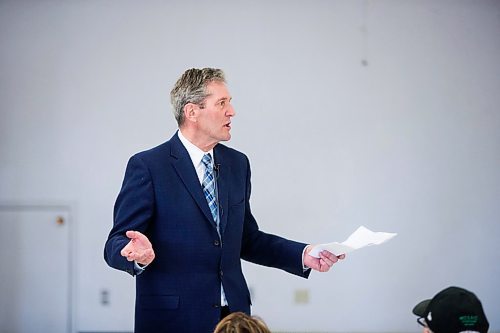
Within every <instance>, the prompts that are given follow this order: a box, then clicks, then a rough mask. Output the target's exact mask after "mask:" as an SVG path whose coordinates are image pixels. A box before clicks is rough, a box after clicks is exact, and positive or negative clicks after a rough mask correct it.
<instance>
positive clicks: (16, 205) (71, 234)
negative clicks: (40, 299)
mask: <svg viewBox="0 0 500 333" xmlns="http://www.w3.org/2000/svg"><path fill="white" fill-rule="evenodd" d="M0 211H5V212H26V211H65V212H67V214H68V220H69V221H68V223H67V226H68V238H69V239H68V261H69V262H68V272H67V273H68V280H69V281H68V286H69V287H68V299H67V301H68V318H66V319H67V327H66V331H67V332H68V333H75V332H76V304H77V302H76V295H77V293H76V283H75V281H76V276H77V275H76V272H77V264H76V260H75V259H76V246H75V244H76V218H75V214H74V212H75V211H76V204H75V203H71V202H62V203H61V202H59V203H55V202H25V201H15V202H14V201H0Z"/></svg>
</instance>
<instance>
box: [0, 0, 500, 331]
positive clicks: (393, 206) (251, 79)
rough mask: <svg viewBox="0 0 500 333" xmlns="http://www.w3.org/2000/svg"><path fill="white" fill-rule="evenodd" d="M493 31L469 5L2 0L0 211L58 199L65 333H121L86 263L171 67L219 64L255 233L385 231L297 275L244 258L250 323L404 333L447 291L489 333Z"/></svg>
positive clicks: (155, 120) (127, 284)
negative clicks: (69, 254) (67, 272)
mask: <svg viewBox="0 0 500 333" xmlns="http://www.w3.org/2000/svg"><path fill="white" fill-rule="evenodd" d="M499 32H500V2H498V1H486V0H482V1H434V0H426V1H389V0H380V1H326V0H325V1H257V2H255V1H252V2H250V1H249V2H246V1H210V2H205V3H198V2H197V1H193V0H189V1H148V2H137V1H2V2H0V72H1V74H0V112H1V113H0V117H1V118H0V184H1V186H0V201H8V202H36V203H39V202H51V203H59V202H65V203H67V202H70V203H72V205H73V208H74V212H73V216H74V222H75V223H76V243H75V250H76V254H75V267H76V273H77V275H76V277H75V279H76V280H75V281H74V285H75V288H74V289H75V295H74V300H75V304H74V306H75V307H74V311H75V318H74V320H75V325H74V326H75V327H74V329H75V331H76V330H79V331H97V330H101V331H104V330H114V331H117V330H131V329H132V327H133V301H134V283H133V282H134V280H133V278H131V277H130V276H128V275H127V274H126V273H123V272H119V271H115V270H112V269H110V268H109V267H107V266H106V264H105V263H104V261H103V258H102V251H103V244H104V242H105V239H106V237H107V233H108V231H109V229H110V227H111V224H112V206H113V203H114V200H115V197H116V195H117V193H118V191H119V188H120V185H121V180H122V177H123V172H124V168H125V164H126V162H127V159H128V157H129V156H130V155H131V154H133V153H135V152H137V151H139V150H142V149H145V148H149V147H152V146H154V145H156V144H159V143H161V142H163V141H164V140H166V139H168V138H169V137H170V136H171V135H172V134H173V132H174V130H175V128H176V126H175V121H174V119H173V116H172V115H171V109H170V105H169V91H170V89H171V87H172V85H173V83H174V82H175V80H176V79H177V78H178V76H180V74H181V73H182V72H183V71H184V70H185V69H187V68H190V67H205V66H214V67H221V68H223V69H224V70H225V71H226V74H227V77H228V81H229V87H230V90H231V92H232V94H233V97H234V105H235V107H236V111H237V116H236V118H235V119H234V122H233V130H232V133H233V140H232V141H231V142H230V143H229V145H231V146H233V147H235V148H237V149H239V150H242V151H244V152H245V153H247V154H248V156H249V157H250V160H251V162H252V170H253V189H254V190H253V199H252V205H253V211H254V214H255V215H256V217H257V218H258V220H259V221H260V225H261V228H262V229H264V230H266V231H270V232H275V233H278V234H282V235H285V236H287V237H290V238H293V239H297V240H303V241H309V242H328V241H334V240H336V241H342V240H344V239H345V238H346V237H347V236H348V235H349V234H350V233H351V232H352V231H353V230H355V229H356V228H357V227H358V226H359V225H361V224H363V225H365V226H367V227H369V228H371V229H373V230H381V231H382V230H383V231H393V232H398V233H399V235H398V237H397V238H395V239H394V240H392V241H391V242H389V243H387V244H384V245H383V246H380V247H373V248H369V249H364V250H360V251H359V252H355V253H353V254H352V255H350V256H349V257H348V259H346V260H345V261H344V262H342V263H341V264H339V265H337V266H336V267H335V269H333V271H332V272H330V273H328V274H323V275H321V274H318V273H313V274H312V276H311V278H310V279H309V280H302V279H299V278H296V277H293V276H290V275H287V274H285V273H283V272H280V271H277V270H272V269H268V268H261V267H256V266H254V265H251V264H248V265H246V266H245V270H246V271H247V278H248V280H249V284H250V285H251V286H252V289H253V293H254V313H256V314H259V315H261V316H262V317H263V318H264V319H265V320H266V321H267V322H268V324H269V326H270V327H271V328H273V329H274V330H286V329H289V330H290V329H295V330H301V329H302V330H306V329H308V330H311V331H314V330H315V331H323V332H326V331H336V332H343V331H356V332H377V331H384V332H389V331H391V332H396V331H400V332H415V331H418V327H417V324H416V323H415V318H414V316H413V315H412V314H411V308H412V307H413V306H414V304H416V302H417V301H419V300H421V299H423V298H427V297H431V296H432V295H433V294H435V293H436V292H437V291H438V290H440V289H442V288H444V287H446V286H448V285H451V284H453V285H459V286H463V287H466V288H469V289H471V290H473V291H475V292H476V293H477V295H478V296H479V297H480V298H481V299H482V300H483V304H484V306H485V309H486V312H487V315H488V316H489V320H490V324H491V331H500V316H499V315H498V314H499V313H500V300H499V296H500V295H499V292H498V281H500V265H499V264H498V263H499V262H500V254H499V253H500V247H499V245H498V244H499V240H500V239H499V238H500V237H499V235H500V223H499V222H500V221H499V220H500V171H499V170H500V111H499V106H500V94H499V87H500V66H499V65H498V59H500V38H499ZM363 61H365V64H366V65H365V64H363ZM297 175H299V176H298V177H297ZM0 247H1V244H0ZM2 252H3V253H5V252H4V251H2ZM2 283H4V282H2ZM103 289H107V290H109V291H110V305H109V306H102V305H100V303H99V295H100V292H101V290H103ZM296 289H308V290H309V292H310V300H311V301H310V303H309V304H307V305H295V304H294V303H293V293H294V291H295V290H296Z"/></svg>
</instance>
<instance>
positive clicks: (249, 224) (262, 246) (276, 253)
mask: <svg viewBox="0 0 500 333" xmlns="http://www.w3.org/2000/svg"><path fill="white" fill-rule="evenodd" d="M246 163H247V177H246V195H245V221H244V225H243V240H242V248H241V257H242V258H243V259H244V260H247V261H250V262H253V263H255V264H259V265H264V266H269V267H274V268H279V269H282V270H285V271H287V272H289V273H292V274H295V275H299V276H302V277H305V278H307V277H308V276H309V274H310V270H306V271H304V268H303V263H302V254H303V250H304V248H305V247H306V246H307V244H304V243H300V242H296V241H292V240H289V239H285V238H283V237H280V236H276V235H272V234H268V233H265V232H263V231H261V230H259V226H258V224H257V221H256V220H255V218H254V217H253V215H252V212H251V209H250V195H251V181H250V178H251V171H250V163H249V161H248V159H246Z"/></svg>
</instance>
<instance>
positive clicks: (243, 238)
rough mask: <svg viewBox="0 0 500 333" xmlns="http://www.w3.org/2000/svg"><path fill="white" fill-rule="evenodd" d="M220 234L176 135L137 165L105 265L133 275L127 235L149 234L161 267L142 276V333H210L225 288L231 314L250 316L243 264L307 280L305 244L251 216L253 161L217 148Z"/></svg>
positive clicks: (138, 311) (138, 310) (133, 162)
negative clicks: (263, 227) (267, 229)
mask: <svg viewBox="0 0 500 333" xmlns="http://www.w3.org/2000/svg"><path fill="white" fill-rule="evenodd" d="M214 159H215V164H216V165H218V166H219V172H218V179H217V186H218V191H219V207H220V233H221V238H222V239H220V238H219V235H218V233H217V229H216V225H215V223H214V221H213V218H212V215H211V213H210V209H209V207H208V204H207V201H206V199H205V196H204V194H203V191H202V188H201V185H200V182H199V180H198V177H197V174H196V171H195V168H194V166H193V163H192V161H191V159H190V157H189V154H188V152H187V150H186V149H185V148H184V146H183V145H182V143H181V141H180V140H179V137H178V136H177V133H176V134H175V135H174V136H173V137H172V138H171V139H170V140H169V141H167V142H165V143H163V144H162V145H160V146H158V147H155V148H153V149H150V150H148V151H144V152H141V153H138V154H136V155H134V156H133V157H131V158H130V160H129V162H128V165H127V170H126V172H125V178H124V181H123V185H122V189H121V191H120V193H119V195H118V198H117V200H116V203H115V209H114V225H113V228H112V230H111V232H110V234H109V237H108V240H107V242H106V245H105V250H104V257H105V260H106V262H107V263H108V264H109V265H110V266H111V267H114V268H116V269H119V270H124V271H126V272H128V273H130V274H132V275H134V264H133V263H132V262H128V261H127V260H126V259H125V258H124V257H122V256H121V255H120V251H121V249H122V248H123V247H124V246H125V245H126V244H127V243H128V241H129V240H128V238H127V237H126V236H125V232H126V231H127V230H137V231H140V232H142V233H144V234H145V235H146V236H147V237H148V238H149V240H150V241H151V243H152V245H153V249H154V251H155V254H156V258H155V259H154V261H153V262H152V263H151V264H150V265H149V266H148V267H146V269H145V271H144V272H143V273H142V274H140V275H137V276H136V304H135V332H137V333H152V332H176V333H180V332H193V333H209V332H213V329H214V327H215V325H216V324H217V322H218V321H219V318H220V297H221V283H222V285H223V286H224V292H225V295H226V298H227V301H228V303H229V308H230V311H231V312H235V311H243V312H246V313H250V305H251V301H250V295H249V291H248V287H247V284H246V281H245V278H244V277H243V273H242V270H241V259H244V260H248V261H250V262H253V263H256V264H260V265H265V266H270V267H276V268H280V269H283V270H285V271H287V272H290V273H292V274H296V275H299V276H303V277H307V276H308V274H309V272H304V271H303V268H302V251H303V249H304V247H305V246H306V244H303V243H298V242H294V241H291V240H287V239H284V238H281V237H278V236H275V235H271V234H267V233H264V232H262V231H260V230H259V227H258V225H257V223H256V221H255V219H254V217H253V216H252V213H251V211H250V203H249V200H250V191H251V185H250V165H249V161H248V159H247V157H246V156H245V155H244V154H242V153H240V152H238V151H236V150H234V149H231V148H228V147H226V146H224V145H222V144H218V145H217V146H215V148H214Z"/></svg>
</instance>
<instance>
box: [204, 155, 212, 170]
mask: <svg viewBox="0 0 500 333" xmlns="http://www.w3.org/2000/svg"><path fill="white" fill-rule="evenodd" d="M201 161H202V162H203V164H204V165H205V168H208V167H210V166H211V165H212V156H210V154H205V155H203V159H202V160H201Z"/></svg>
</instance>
